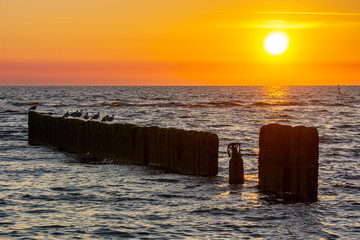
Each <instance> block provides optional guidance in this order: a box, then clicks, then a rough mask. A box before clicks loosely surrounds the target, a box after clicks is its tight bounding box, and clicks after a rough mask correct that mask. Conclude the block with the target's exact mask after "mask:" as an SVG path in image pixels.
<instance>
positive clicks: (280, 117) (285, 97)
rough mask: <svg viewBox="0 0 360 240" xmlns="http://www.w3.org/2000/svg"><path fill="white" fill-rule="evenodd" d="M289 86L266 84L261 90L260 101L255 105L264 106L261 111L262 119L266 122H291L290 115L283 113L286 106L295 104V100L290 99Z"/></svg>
mask: <svg viewBox="0 0 360 240" xmlns="http://www.w3.org/2000/svg"><path fill="white" fill-rule="evenodd" d="M289 91H290V89H289V87H286V86H267V87H263V89H262V91H261V94H262V95H261V96H260V99H261V100H260V101H259V102H257V103H256V105H257V106H260V107H264V111H262V112H261V115H262V116H263V121H264V122H266V123H274V122H291V121H292V117H291V116H289V115H287V114H285V113H284V111H286V109H287V108H289V107H293V106H297V105H298V103H297V102H296V101H292V100H291V97H290V94H289Z"/></svg>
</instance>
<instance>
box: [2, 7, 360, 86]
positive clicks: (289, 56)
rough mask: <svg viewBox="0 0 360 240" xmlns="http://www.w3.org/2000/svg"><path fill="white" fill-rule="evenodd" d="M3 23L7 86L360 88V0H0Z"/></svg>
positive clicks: (3, 68) (3, 78)
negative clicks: (282, 36)
mask: <svg viewBox="0 0 360 240" xmlns="http://www.w3.org/2000/svg"><path fill="white" fill-rule="evenodd" d="M0 23H1V24H0V85H49V84H50V85H68V84H71V85H268V84H281V85H333V84H337V83H340V84H344V85H345V84H349V85H358V84H360V44H358V43H359V42H360V2H359V1H358V0H326V1H325V0H312V1H310V0H304V1H295V0H288V1H286V0H266V1H265V0H254V1H239V0H224V1H217V0H181V1H180V0H173V1H168V0H152V1H148V0H103V1H100V0H52V1H47V0H32V1H28V0H17V1H12V0H0ZM271 30H282V31H284V32H286V33H287V34H288V36H289V39H290V45H289V49H288V50H287V51H286V52H285V53H284V54H282V55H279V56H270V55H269V54H267V53H266V52H265V51H264V49H263V40H264V37H265V36H266V35H267V33H268V32H269V31H271Z"/></svg>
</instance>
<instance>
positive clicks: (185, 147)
mask: <svg viewBox="0 0 360 240" xmlns="http://www.w3.org/2000/svg"><path fill="white" fill-rule="evenodd" d="M28 117H29V119H28V121H29V143H30V144H32V145H45V146H53V147H57V148H59V149H61V150H64V151H67V152H73V153H82V154H87V155H90V156H92V157H94V158H95V159H98V160H103V159H107V161H108V162H113V163H115V164H139V165H144V166H158V167H163V168H166V169H168V170H172V171H174V172H178V173H181V174H189V175H200V176H215V175H217V173H218V149H219V140H218V136H217V135H216V134H213V133H208V132H198V131H185V130H179V129H175V128H160V127H140V126H137V125H134V124H120V123H114V124H108V123H102V122H98V121H84V120H80V119H73V118H63V117H52V116H49V115H46V114H42V113H38V112H34V111H30V112H29V116H28Z"/></svg>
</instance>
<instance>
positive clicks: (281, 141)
mask: <svg viewBox="0 0 360 240" xmlns="http://www.w3.org/2000/svg"><path fill="white" fill-rule="evenodd" d="M259 147H260V152H259V188H260V190H263V191H265V192H274V193H280V194H286V195H289V196H292V197H294V198H295V199H296V200H299V201H316V200H317V187H318V168H319V135H318V131H317V129H316V128H313V127H304V126H298V127H291V126H286V125H279V124H269V125H266V126H263V127H262V128H261V129H260V139H259Z"/></svg>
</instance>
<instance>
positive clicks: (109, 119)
mask: <svg viewBox="0 0 360 240" xmlns="http://www.w3.org/2000/svg"><path fill="white" fill-rule="evenodd" d="M114 115H115V114H113V115H112V116H111V117H108V118H107V119H106V121H108V122H111V121H112V120H114Z"/></svg>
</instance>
